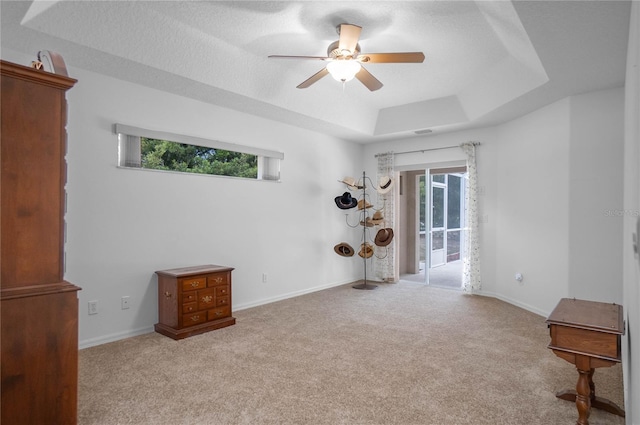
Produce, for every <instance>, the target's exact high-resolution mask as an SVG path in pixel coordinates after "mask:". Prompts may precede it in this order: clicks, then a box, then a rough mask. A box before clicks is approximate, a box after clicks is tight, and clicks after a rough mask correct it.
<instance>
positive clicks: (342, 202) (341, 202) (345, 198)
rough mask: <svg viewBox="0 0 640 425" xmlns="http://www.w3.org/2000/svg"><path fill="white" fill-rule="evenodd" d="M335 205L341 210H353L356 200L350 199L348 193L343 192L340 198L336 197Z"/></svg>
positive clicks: (356, 203)
mask: <svg viewBox="0 0 640 425" xmlns="http://www.w3.org/2000/svg"><path fill="white" fill-rule="evenodd" d="M334 200H335V201H336V205H337V206H338V208H340V209H341V210H348V209H349V208H354V207H355V206H356V205H358V200H357V199H356V198H352V197H351V194H350V193H349V192H345V193H343V194H342V196H336V197H335V199H334Z"/></svg>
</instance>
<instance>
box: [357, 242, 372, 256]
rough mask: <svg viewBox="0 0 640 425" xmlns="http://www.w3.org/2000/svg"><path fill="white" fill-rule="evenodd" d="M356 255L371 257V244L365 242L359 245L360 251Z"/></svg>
mask: <svg viewBox="0 0 640 425" xmlns="http://www.w3.org/2000/svg"><path fill="white" fill-rule="evenodd" d="M358 255H359V256H361V257H362V258H369V257H371V256H372V255H373V247H372V246H371V244H370V243H369V242H365V243H363V244H362V245H360V252H358Z"/></svg>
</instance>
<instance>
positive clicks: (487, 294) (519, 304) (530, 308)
mask: <svg viewBox="0 0 640 425" xmlns="http://www.w3.org/2000/svg"><path fill="white" fill-rule="evenodd" d="M474 295H482V296H485V297H492V298H496V299H499V300H500V301H504V302H506V303H509V304H511V305H515V306H516V307H520V308H522V309H524V310H527V311H530V312H531V313H535V314H537V315H538V316H542V317H549V314H551V312H550V311H542V310H540V309H539V308H536V307H533V306H531V305H529V304H525V303H522V302H520V301H516V300H514V299H511V298H509V297H505V296H504V295H500V294H496V293H494V292H482V291H481V292H474Z"/></svg>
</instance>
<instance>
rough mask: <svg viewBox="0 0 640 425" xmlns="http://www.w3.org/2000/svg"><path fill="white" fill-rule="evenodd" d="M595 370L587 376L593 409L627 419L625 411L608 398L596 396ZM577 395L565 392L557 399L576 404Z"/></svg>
mask: <svg viewBox="0 0 640 425" xmlns="http://www.w3.org/2000/svg"><path fill="white" fill-rule="evenodd" d="M594 372H595V369H591V370H589V373H588V374H587V376H588V378H589V400H590V402H591V407H592V408H594V409H600V410H604V411H605V412H609V413H613V414H614V415H617V416H621V417H623V418H624V417H625V413H624V409H622V408H620V406H618V405H617V404H615V403H614V402H612V401H611V400H607V399H606V398H601V397H598V396H596V385H595V384H594V382H593V373H594ZM577 395H578V394H577V393H576V392H575V391H573V390H564V391H560V392H558V393H556V397H558V398H560V399H562V400H567V401H570V402H572V403H575V402H576V400H577Z"/></svg>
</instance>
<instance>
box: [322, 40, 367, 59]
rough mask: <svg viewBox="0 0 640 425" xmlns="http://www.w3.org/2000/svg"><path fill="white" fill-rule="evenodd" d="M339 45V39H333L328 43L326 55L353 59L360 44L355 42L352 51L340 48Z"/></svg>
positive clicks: (333, 57) (356, 55)
mask: <svg viewBox="0 0 640 425" xmlns="http://www.w3.org/2000/svg"><path fill="white" fill-rule="evenodd" d="M339 45H340V41H334V42H333V43H331V44H330V45H329V48H328V49H327V56H329V57H330V58H332V59H349V58H352V59H355V58H357V57H358V55H359V54H360V44H356V48H355V49H354V51H353V52H350V51H348V50H340V48H339Z"/></svg>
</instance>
